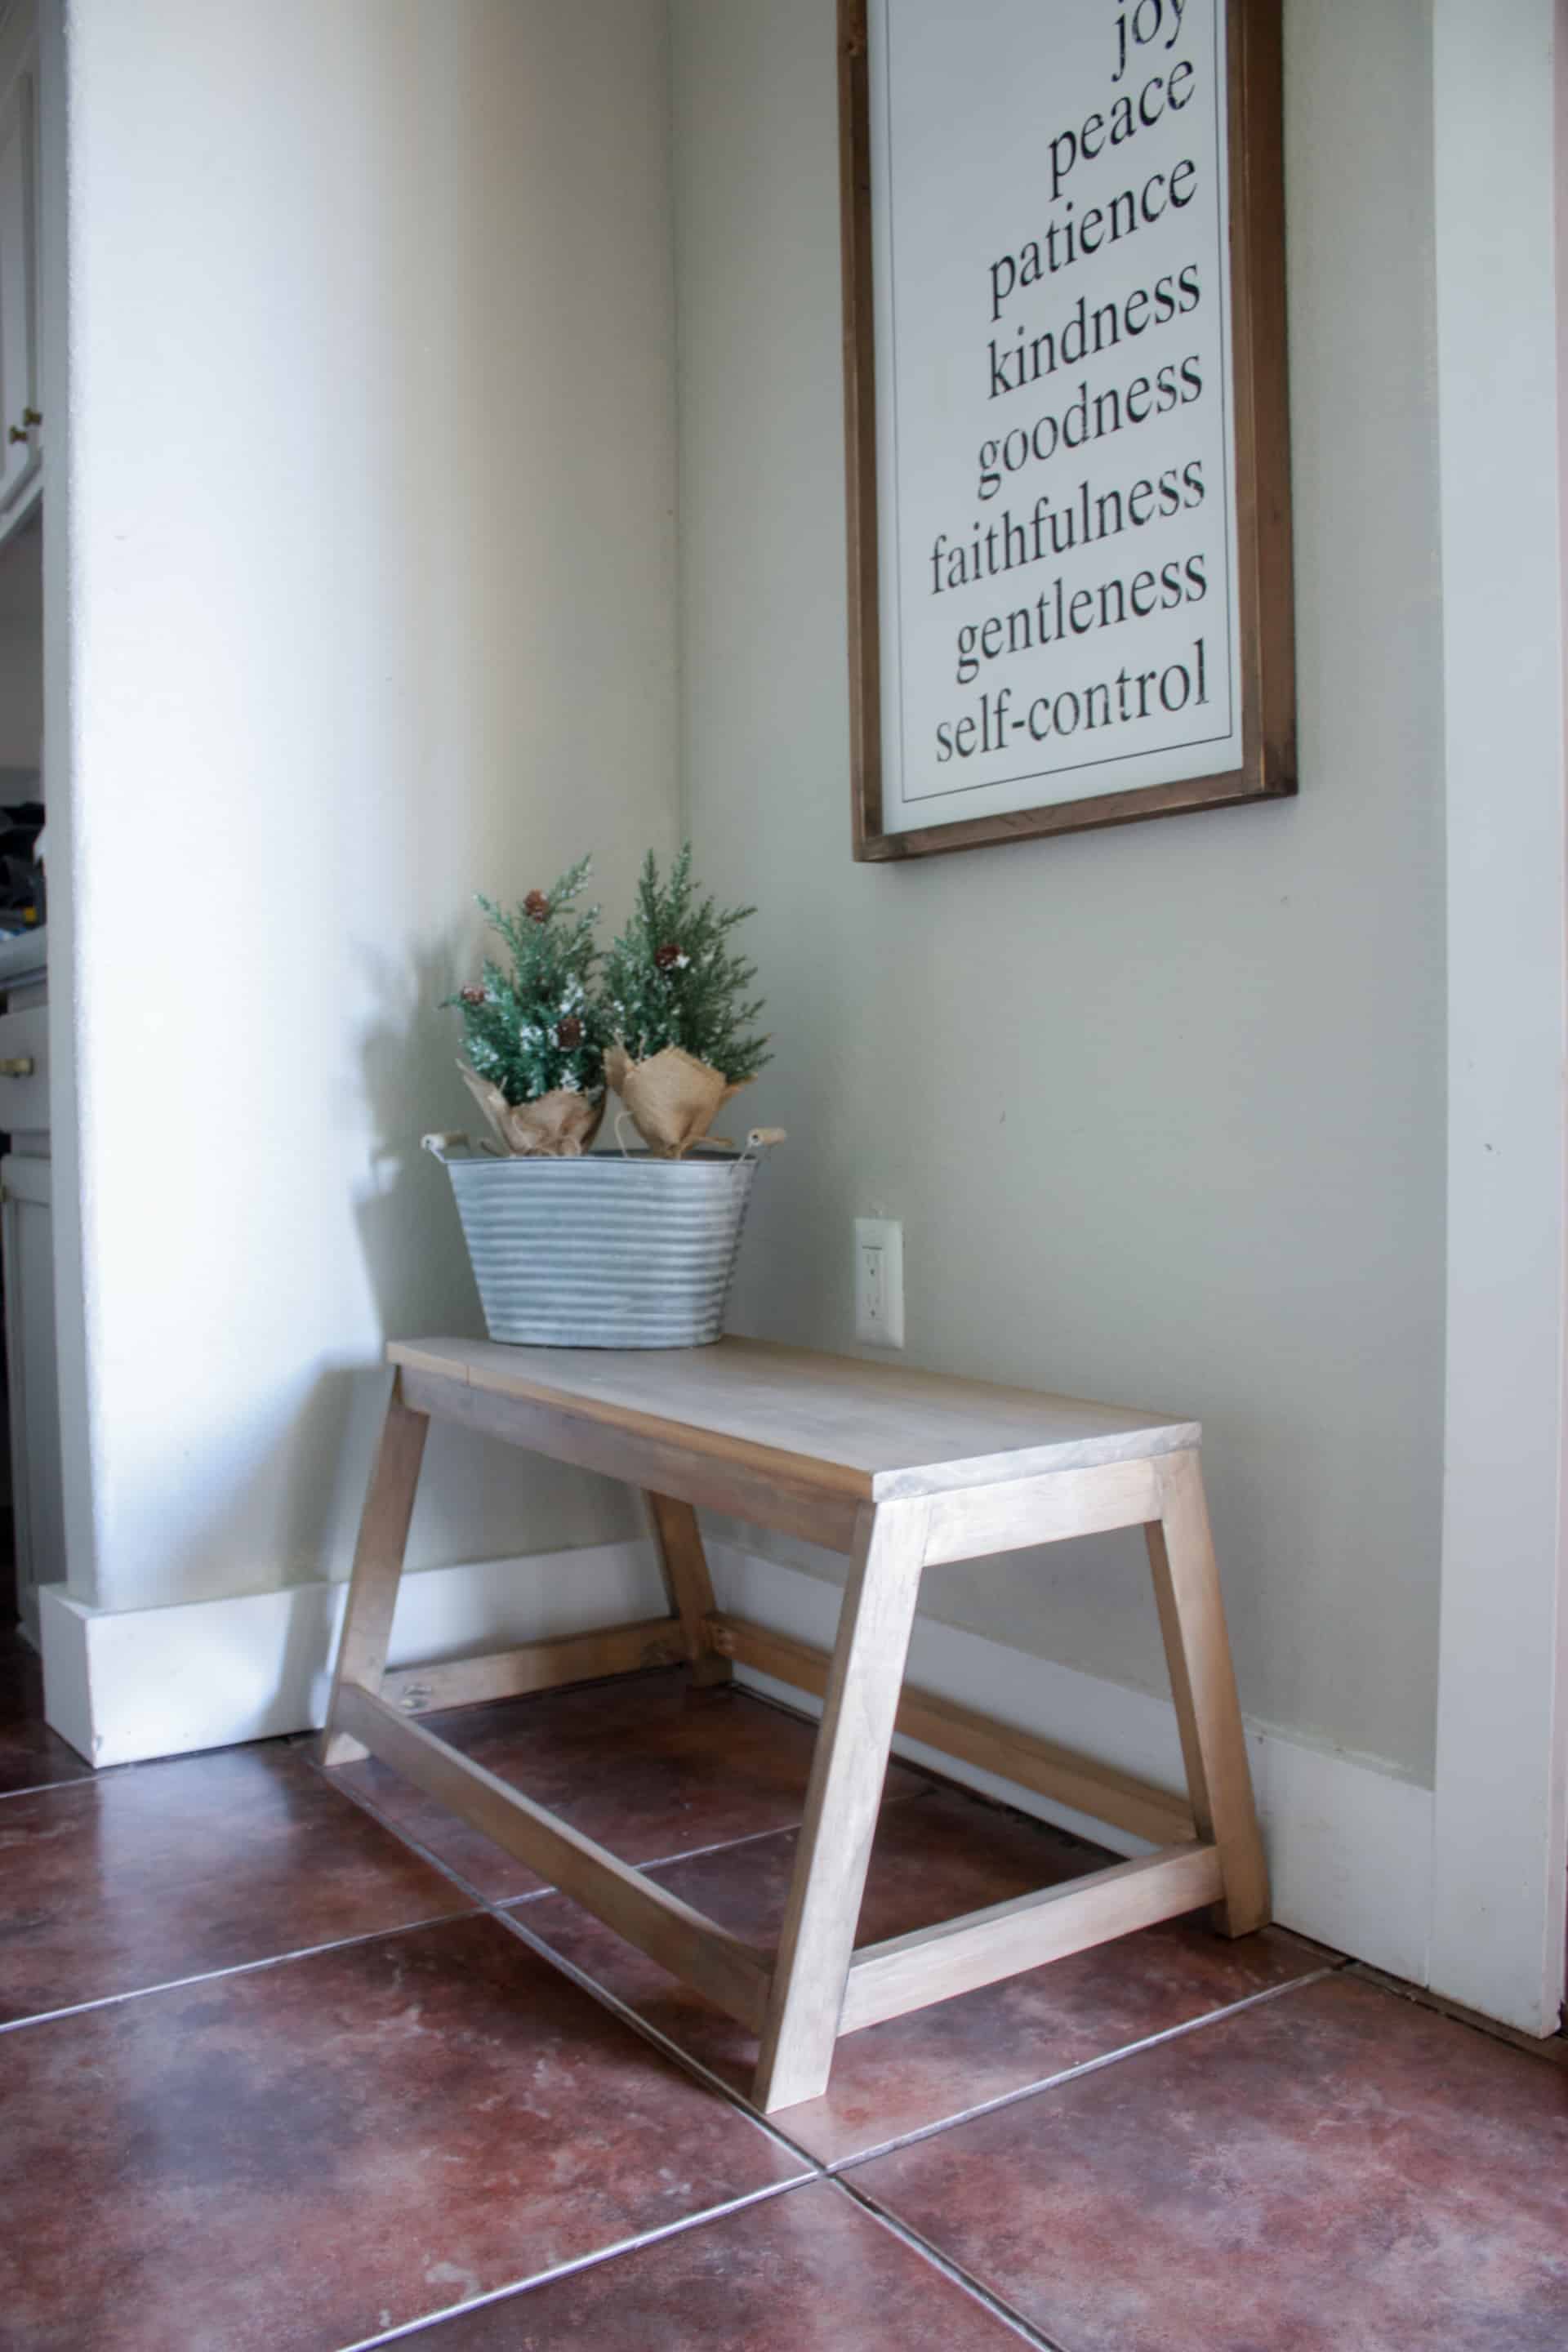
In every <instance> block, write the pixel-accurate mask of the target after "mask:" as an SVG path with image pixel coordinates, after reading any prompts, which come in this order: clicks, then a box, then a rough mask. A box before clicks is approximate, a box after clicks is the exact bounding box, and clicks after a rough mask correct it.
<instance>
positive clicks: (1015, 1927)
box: [839, 1845, 1221, 2033]
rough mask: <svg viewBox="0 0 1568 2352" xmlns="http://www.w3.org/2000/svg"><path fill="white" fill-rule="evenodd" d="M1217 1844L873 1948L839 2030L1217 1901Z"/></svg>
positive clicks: (1122, 1867)
mask: <svg viewBox="0 0 1568 2352" xmlns="http://www.w3.org/2000/svg"><path fill="white" fill-rule="evenodd" d="M1220 1883H1221V1882H1220V1865H1219V1857H1218V1855H1217V1854H1216V1853H1215V1850H1214V1848H1213V1846H1210V1845H1187V1846H1181V1847H1178V1848H1176V1849H1175V1850H1174V1851H1173V1852H1170V1853H1154V1854H1146V1855H1144V1856H1142V1858H1141V1859H1140V1860H1139V1861H1137V1862H1123V1863H1120V1864H1117V1865H1116V1867H1115V1868H1113V1869H1111V1870H1101V1871H1096V1872H1095V1873H1094V1874H1092V1875H1091V1876H1090V1877H1088V1878H1081V1879H1075V1880H1074V1881H1073V1882H1072V1883H1071V1884H1070V1885H1066V1886H1047V1888H1046V1889H1045V1890H1044V1891H1043V1893H1041V1894H1038V1895H1017V1896H1016V1897H1015V1898H1014V1900H1013V1901H1012V1902H1010V1903H994V1904H993V1905H992V1906H990V1908H989V1909H988V1910H984V1911H972V1912H970V1913H969V1915H968V1916H967V1917H964V1918H962V1919H950V1920H948V1921H947V1923H946V1925H945V1926H943V1927H925V1928H921V1929H918V1930H916V1931H915V1932H914V1933H913V1934H911V1935H908V1936H895V1937H892V1938H891V1939H890V1941H889V1942H888V1943H885V1944H869V1945H868V1946H867V1947H866V1948H865V1949H864V1950H863V1951H859V1952H857V1953H856V1955H855V1957H854V1959H853V1960H852V1962H851V1963H850V1969H849V1982H848V1984H847V1988H846V1990H845V1994H844V2016H843V2022H842V2024H841V2026H840V2028H839V2031H840V2032H843V2033H856V2032H859V2031H860V2029H861V2028H862V2027H863V2026H867V2025H879V2024H880V2023H881V2021H882V2020H883V2019H884V2018H889V2017H902V2016H904V2015H905V2014H906V2013H907V2012H908V2011H910V2010H911V2009H923V2008H924V2007H925V2006H926V2005H927V2003H928V2002H930V2001H933V2000H952V1998H953V1997H954V1995H955V1994H957V1993H962V1992H973V1990H975V1988H976V1986H978V1985H987V1984H994V1983H996V1982H997V1981H998V1980H999V1979H1001V1978H1003V1977H1012V1976H1017V1975H1018V1974H1019V1973H1020V1972H1021V1971H1022V1970H1023V1969H1037V1968H1039V1967H1041V1966H1042V1965H1043V1964H1044V1963H1045V1962H1046V1961H1047V1960H1059V1959H1064V1958H1066V1957H1067V1955H1068V1953H1069V1952H1082V1951H1087V1950H1088V1949H1089V1947H1090V1946H1091V1945H1093V1944H1103V1943H1106V1942H1108V1941H1109V1940H1110V1937H1113V1936H1130V1935H1131V1934H1132V1932H1133V1930H1134V1929H1135V1928H1138V1927H1152V1925H1153V1924H1154V1922H1155V1921H1156V1920H1159V1919H1174V1918H1179V1917H1180V1916H1181V1915H1182V1914H1183V1913H1184V1912H1185V1911H1195V1910H1198V1909H1199V1908H1200V1907H1201V1906H1203V1905H1204V1904H1205V1903H1212V1902H1213V1901H1214V1899H1215V1896H1216V1895H1218V1893H1219V1891H1220Z"/></svg>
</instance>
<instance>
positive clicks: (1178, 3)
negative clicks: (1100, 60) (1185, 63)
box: [1110, 0, 1187, 89]
mask: <svg viewBox="0 0 1568 2352" xmlns="http://www.w3.org/2000/svg"><path fill="white" fill-rule="evenodd" d="M1186 11H1187V0H1138V5H1137V6H1136V7H1135V8H1123V9H1122V10H1121V14H1120V15H1119V16H1118V17H1117V19H1116V71H1115V72H1114V73H1113V74H1112V75H1111V77H1110V83H1111V88H1112V89H1114V88H1115V86H1116V84H1117V83H1118V82H1119V81H1120V80H1121V77H1122V75H1123V74H1124V73H1125V72H1126V71H1127V61H1128V58H1129V57H1130V56H1131V52H1132V50H1133V49H1134V48H1139V49H1146V48H1147V47H1149V46H1150V44H1151V42H1153V41H1157V40H1158V39H1159V37H1160V36H1161V34H1162V33H1163V31H1164V29H1165V27H1166V26H1167V25H1168V26H1170V28H1171V37H1170V38H1169V40H1168V41H1167V42H1166V43H1165V47H1167V48H1168V49H1173V48H1174V47H1175V46H1176V43H1177V41H1178V40H1179V39H1180V38H1181V32H1182V18H1183V17H1184V16H1185V15H1186Z"/></svg>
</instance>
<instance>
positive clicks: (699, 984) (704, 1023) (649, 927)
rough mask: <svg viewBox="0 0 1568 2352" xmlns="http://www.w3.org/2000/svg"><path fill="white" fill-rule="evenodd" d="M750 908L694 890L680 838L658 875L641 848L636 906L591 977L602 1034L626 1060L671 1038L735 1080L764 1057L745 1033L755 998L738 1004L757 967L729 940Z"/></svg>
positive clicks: (760, 1039) (758, 1004)
mask: <svg viewBox="0 0 1568 2352" xmlns="http://www.w3.org/2000/svg"><path fill="white" fill-rule="evenodd" d="M755 912H756V908H754V907H722V908H721V907H716V906H715V905H714V903H713V901H712V899H711V898H699V897H698V895H697V892H696V889H695V887H694V885H693V883H692V879H691V845H690V843H689V842H688V843H687V845H686V846H685V847H684V848H683V849H682V850H681V852H680V854H679V856H678V857H677V858H676V860H675V863H674V864H673V866H671V867H670V869H669V878H668V881H667V882H662V883H661V882H660V880H659V878H658V864H657V862H656V860H655V858H654V855H653V852H652V850H651V849H650V850H649V852H648V854H647V861H646V863H645V864H644V866H643V870H642V874H641V877H640V878H639V880H638V883H637V904H636V907H635V908H634V910H633V912H632V915H631V918H630V919H629V920H628V922H627V923H626V928H625V929H624V930H623V931H622V932H621V935H620V937H619V938H618V939H617V940H616V943H615V945H614V946H613V947H612V948H611V950H610V951H609V954H608V955H607V956H606V957H605V970H604V977H603V980H602V982H601V984H600V1003H601V1004H602V1006H603V1010H604V1016H605V1029H606V1032H607V1034H608V1035H609V1036H610V1037H612V1038H614V1037H619V1038H620V1040H621V1041H622V1043H623V1044H624V1045H625V1046H626V1051H627V1053H628V1054H629V1055H631V1057H632V1059H633V1061H634V1062H646V1061H647V1058H648V1056H649V1055H652V1054H657V1053H659V1052H661V1051H662V1049H663V1048H664V1047H665V1046H666V1045H679V1046H682V1047H684V1049H685V1051H686V1052H687V1053H689V1054H692V1055H696V1057H697V1059H698V1060H699V1061H700V1062H707V1063H709V1064H710V1066H711V1067H712V1068H714V1069H716V1070H719V1071H721V1072H722V1073H723V1075H724V1076H725V1077H727V1078H729V1079H731V1081H734V1082H737V1083H738V1082H739V1081H740V1080H741V1079H742V1078H751V1077H755V1076H756V1074H757V1072H758V1071H759V1070H760V1069H761V1068H762V1067H763V1064H764V1063H765V1062H767V1061H769V1060H771V1059H772V1056H771V1055H770V1054H769V1053H768V1050H767V1044H768V1041H767V1039H766V1037H765V1036H758V1035H756V1034H752V1024H754V1022H755V1021H756V1019H757V1017H758V1015H759V1013H761V1012H762V1009H763V1003H762V999H761V998H760V997H758V998H755V999H753V1000H752V1001H751V1002H750V1003H748V1002H745V1001H744V1000H745V994H746V990H747V989H748V988H749V986H750V985H751V983H752V981H753V980H754V979H755V978H756V976H757V968H756V966H755V964H752V963H747V962H746V961H745V960H744V958H743V957H741V956H738V955H735V954H733V953H731V949H730V944H729V941H730V934H731V931H732V930H733V929H734V928H735V926H736V924H737V923H742V922H744V921H745V919H746V918H747V916H748V915H752V914H755Z"/></svg>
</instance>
